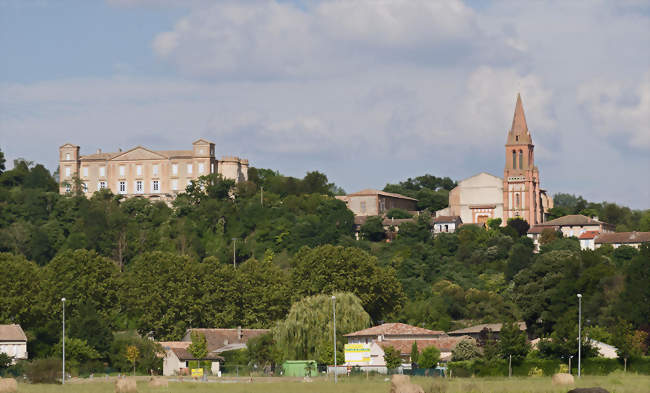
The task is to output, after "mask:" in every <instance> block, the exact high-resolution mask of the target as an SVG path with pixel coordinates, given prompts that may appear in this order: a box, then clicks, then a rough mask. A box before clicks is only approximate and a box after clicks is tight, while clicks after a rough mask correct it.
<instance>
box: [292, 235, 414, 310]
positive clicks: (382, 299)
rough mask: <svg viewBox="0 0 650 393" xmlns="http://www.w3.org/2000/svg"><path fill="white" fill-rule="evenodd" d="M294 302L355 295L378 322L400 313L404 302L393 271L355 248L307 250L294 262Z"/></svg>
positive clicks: (327, 247) (335, 247)
mask: <svg viewBox="0 0 650 393" xmlns="http://www.w3.org/2000/svg"><path fill="white" fill-rule="evenodd" d="M291 282H292V289H293V293H294V298H299V297H301V296H310V295H316V294H319V293H332V292H335V291H345V292H352V293H354V294H355V295H356V296H358V297H359V298H360V299H361V301H362V304H363V307H364V308H365V309H366V310H367V311H368V313H369V314H370V315H371V316H372V317H373V319H375V320H379V319H382V317H383V316H387V315H389V314H390V313H391V312H395V311H398V310H399V308H400V307H401V305H402V303H403V301H404V293H403V291H402V287H401V285H400V283H399V281H398V280H397V278H396V277H395V272H394V271H393V269H392V268H382V267H379V265H378V263H377V258H375V257H373V256H371V255H370V254H368V253H367V252H365V251H363V250H361V249H359V248H356V247H341V246H331V245H325V246H320V247H316V248H313V249H311V248H307V247H304V248H302V249H300V251H299V252H298V253H297V254H296V255H295V256H294V258H293V259H292V270H291Z"/></svg>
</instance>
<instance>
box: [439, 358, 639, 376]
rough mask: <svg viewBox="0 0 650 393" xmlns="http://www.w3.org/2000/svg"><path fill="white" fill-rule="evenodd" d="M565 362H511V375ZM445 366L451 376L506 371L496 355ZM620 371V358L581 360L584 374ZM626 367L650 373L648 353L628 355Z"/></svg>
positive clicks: (545, 371) (548, 370)
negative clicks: (638, 355) (490, 358)
mask: <svg viewBox="0 0 650 393" xmlns="http://www.w3.org/2000/svg"><path fill="white" fill-rule="evenodd" d="M561 364H566V363H564V362H560V361H559V360H546V359H526V360H524V361H522V362H519V363H517V364H515V363H513V365H512V375H515V376H528V375H529V373H530V372H531V369H534V368H538V369H540V370H542V372H543V374H544V375H553V374H555V373H556V372H558V371H559V370H560V365H561ZM447 367H448V368H449V369H450V370H451V372H452V376H456V377H470V376H472V375H476V376H480V377H497V376H507V375H508V361H507V360H504V359H497V360H493V361H487V360H484V359H476V360H465V361H462V362H449V363H447ZM571 368H572V371H573V373H574V374H576V373H577V368H578V364H577V361H576V359H575V358H574V359H573V362H572V364H571ZM617 370H620V371H623V360H619V359H605V358H587V359H584V360H583V361H582V373H583V374H586V375H607V374H609V373H611V372H614V371H617ZM627 371H629V372H633V373H639V374H650V357H648V356H644V357H640V358H633V359H628V361H627Z"/></svg>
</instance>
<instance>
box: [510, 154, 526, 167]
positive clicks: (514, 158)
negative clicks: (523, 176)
mask: <svg viewBox="0 0 650 393" xmlns="http://www.w3.org/2000/svg"><path fill="white" fill-rule="evenodd" d="M512 169H517V151H516V150H513V151H512ZM519 169H524V152H523V151H522V150H519Z"/></svg>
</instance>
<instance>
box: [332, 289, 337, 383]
mask: <svg viewBox="0 0 650 393" xmlns="http://www.w3.org/2000/svg"><path fill="white" fill-rule="evenodd" d="M332 316H333V319H334V383H337V382H338V380H337V376H336V374H337V371H338V370H337V364H336V296H334V295H332Z"/></svg>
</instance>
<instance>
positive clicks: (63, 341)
mask: <svg viewBox="0 0 650 393" xmlns="http://www.w3.org/2000/svg"><path fill="white" fill-rule="evenodd" d="M61 304H62V305H63V337H62V338H61V347H62V349H63V374H61V385H65V298H64V297H62V298H61Z"/></svg>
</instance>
